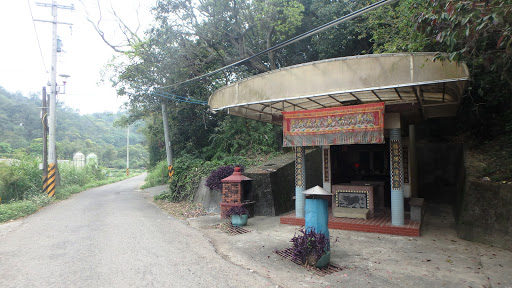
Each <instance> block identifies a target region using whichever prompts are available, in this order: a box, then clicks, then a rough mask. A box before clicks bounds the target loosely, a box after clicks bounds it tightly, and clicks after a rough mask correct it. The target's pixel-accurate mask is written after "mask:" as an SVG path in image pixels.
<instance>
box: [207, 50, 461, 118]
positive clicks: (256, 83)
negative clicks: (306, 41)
mask: <svg viewBox="0 0 512 288" xmlns="http://www.w3.org/2000/svg"><path fill="white" fill-rule="evenodd" d="M437 55H439V53H433V52H432V53H407V54H369V55H362V56H352V57H343V58H335V59H328V60H322V61H316V62H310V63H305V64H301V65H296V66H291V67H286V68H283V69H279V70H274V71H270V72H267V73H263V74H260V75H256V76H253V77H250V78H248V79H245V80H243V81H240V82H237V83H234V84H231V85H228V86H225V87H222V88H220V89H218V90H216V91H215V92H214V93H213V94H212V95H211V96H210V99H209V101H208V104H209V105H210V109H211V110H213V111H219V110H224V111H225V112H227V113H228V114H232V115H236V116H240V117H244V118H249V119H254V120H259V121H263V122H269V123H275V124H280V123H281V121H282V112H283V111H299V110H313V109H321V108H330V107H339V106H348V105H358V104H365V103H374V102H384V103H385V105H386V110H388V108H389V110H392V111H398V112H401V111H403V112H404V113H409V114H411V113H412V114H417V115H420V116H421V118H423V119H426V118H435V117H447V116H455V114H456V111H457V108H458V105H459V103H460V99H461V98H462V94H463V92H464V89H465V87H466V83H467V81H468V80H469V71H468V68H467V66H466V65H465V64H464V63H456V62H450V61H448V60H444V61H442V60H435V59H436V58H435V57H436V56H437ZM399 107H400V108H399Z"/></svg>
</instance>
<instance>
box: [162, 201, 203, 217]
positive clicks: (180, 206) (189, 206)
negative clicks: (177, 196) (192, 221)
mask: <svg viewBox="0 0 512 288" xmlns="http://www.w3.org/2000/svg"><path fill="white" fill-rule="evenodd" d="M155 204H156V205H157V206H158V207H160V208H161V209H163V210H165V211H166V212H167V213H169V214H171V215H172V216H173V217H175V218H179V219H183V220H185V219H188V218H196V217H199V216H204V215H211V214H210V213H207V212H206V211H204V209H203V207H202V205H201V204H200V203H190V202H186V201H183V202H178V203H173V202H169V201H165V200H156V201H155Z"/></svg>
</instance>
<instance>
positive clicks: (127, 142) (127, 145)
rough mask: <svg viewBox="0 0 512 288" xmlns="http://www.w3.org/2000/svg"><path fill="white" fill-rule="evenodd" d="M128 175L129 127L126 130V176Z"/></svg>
mask: <svg viewBox="0 0 512 288" xmlns="http://www.w3.org/2000/svg"><path fill="white" fill-rule="evenodd" d="M129 175H130V125H128V127H127V128H126V176H129Z"/></svg>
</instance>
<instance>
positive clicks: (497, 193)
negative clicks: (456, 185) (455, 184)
mask: <svg viewBox="0 0 512 288" xmlns="http://www.w3.org/2000/svg"><path fill="white" fill-rule="evenodd" d="M511 207H512V185H507V184H493V183H482V182H470V183H469V185H468V189H467V190H466V192H465V193H464V198H463V200H462V207H461V211H460V214H459V217H458V218H459V219H458V223H457V233H458V234H459V237H461V238H462V239H466V240H469V241H475V242H480V243H484V244H488V245H493V246H497V247H501V248H504V249H508V250H511V251H512V209H511Z"/></svg>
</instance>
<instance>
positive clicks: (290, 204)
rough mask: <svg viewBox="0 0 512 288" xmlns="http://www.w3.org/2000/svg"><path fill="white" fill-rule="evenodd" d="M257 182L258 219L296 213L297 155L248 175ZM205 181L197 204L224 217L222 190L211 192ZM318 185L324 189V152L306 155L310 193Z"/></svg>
mask: <svg viewBox="0 0 512 288" xmlns="http://www.w3.org/2000/svg"><path fill="white" fill-rule="evenodd" d="M243 175H245V176H247V177H249V178H251V179H253V181H252V195H253V200H254V201H256V203H255V206H254V214H255V215H258V216H276V215H280V214H283V213H286V212H289V211H292V210H294V209H295V201H294V200H293V197H294V196H295V154H294V153H293V152H292V153H287V154H283V155H280V156H278V157H275V158H273V159H271V160H269V161H268V162H267V163H263V164H262V165H260V166H258V167H254V168H251V169H249V170H248V171H246V172H244V173H243ZM204 182H205V179H201V182H200V183H199V187H198V189H197V191H196V194H195V195H194V202H195V203H201V204H202V205H203V208H204V209H205V210H206V211H208V212H209V213H220V208H219V203H220V202H221V201H222V192H221V191H220V190H210V189H208V187H206V186H205V185H204ZM315 185H320V186H322V154H321V149H314V150H312V151H308V152H307V154H306V189H307V188H311V187H313V186H315Z"/></svg>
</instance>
